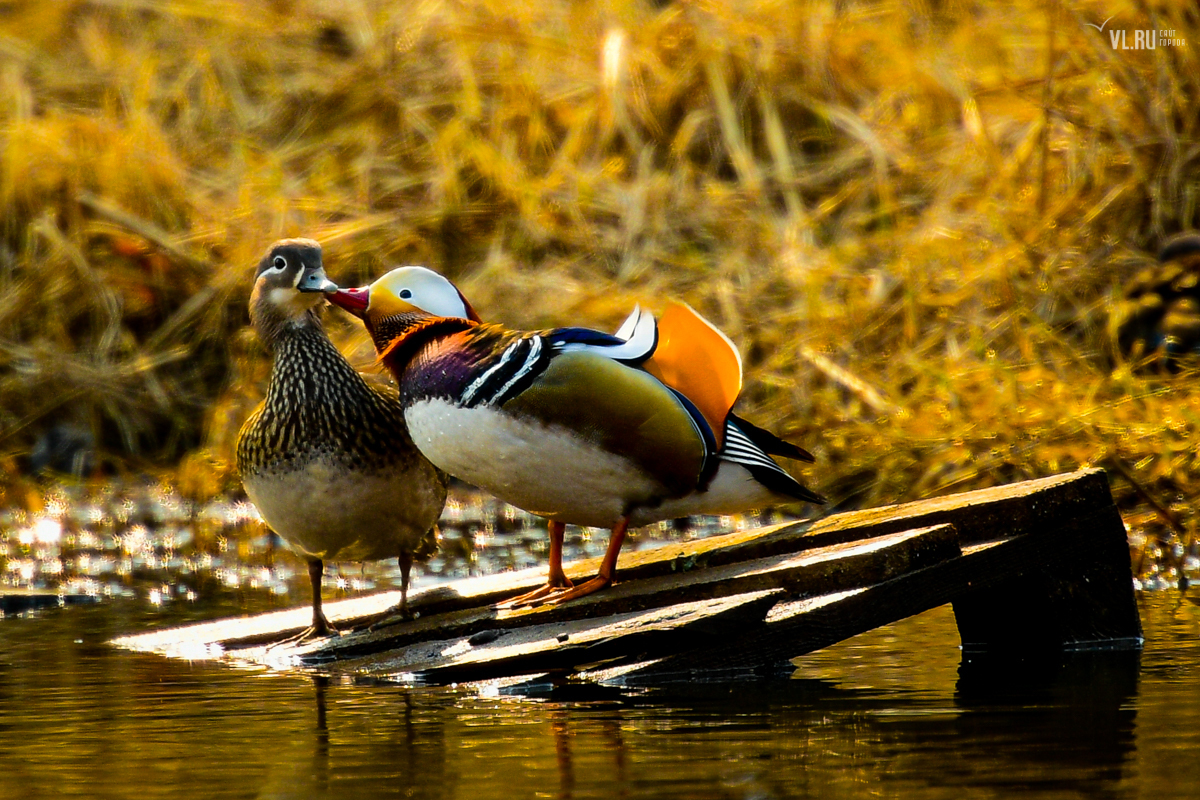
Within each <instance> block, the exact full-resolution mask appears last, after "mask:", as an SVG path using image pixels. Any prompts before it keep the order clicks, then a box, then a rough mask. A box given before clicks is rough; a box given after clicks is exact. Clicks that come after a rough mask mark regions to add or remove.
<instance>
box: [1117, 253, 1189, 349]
mask: <svg viewBox="0 0 1200 800" xmlns="http://www.w3.org/2000/svg"><path fill="white" fill-rule="evenodd" d="M1109 326H1110V328H1109V330H1110V335H1111V336H1112V337H1113V339H1114V340H1115V343H1116V346H1117V349H1118V350H1119V351H1120V352H1121V353H1122V354H1124V355H1126V356H1128V357H1130V358H1133V359H1141V358H1146V357H1153V356H1156V355H1157V354H1159V353H1161V354H1162V355H1163V356H1164V359H1163V360H1164V363H1165V365H1166V366H1167V367H1169V368H1172V369H1173V368H1175V367H1176V366H1177V360H1178V359H1179V358H1181V357H1184V356H1187V355H1189V354H1191V355H1196V354H1200V234H1198V233H1194V232H1193V233H1182V234H1178V235H1176V236H1174V237H1172V238H1171V239H1168V240H1167V242H1166V244H1164V245H1163V247H1162V249H1161V250H1160V251H1159V254H1158V264H1156V265H1153V266H1148V267H1146V268H1144V269H1142V270H1140V271H1139V272H1138V273H1137V274H1136V275H1135V276H1134V277H1133V279H1132V280H1130V281H1129V283H1128V284H1127V285H1126V288H1125V291H1124V296H1123V297H1122V298H1121V300H1120V301H1119V302H1118V303H1117V306H1116V308H1114V310H1113V314H1112V317H1111V318H1110V320H1109Z"/></svg>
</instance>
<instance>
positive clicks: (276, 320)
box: [237, 239, 446, 636]
mask: <svg viewBox="0 0 1200 800" xmlns="http://www.w3.org/2000/svg"><path fill="white" fill-rule="evenodd" d="M336 289H337V287H336V286H335V285H334V284H333V283H332V282H331V281H330V280H329V279H328V278H327V277H326V276H325V271H324V268H323V267H322V263H321V246H320V245H319V244H317V242H315V241H313V240H311V239H284V240H282V241H279V242H276V243H275V244H273V245H272V246H271V248H270V250H269V251H268V252H267V254H266V255H265V256H264V257H263V259H262V261H261V262H259V264H258V271H257V272H256V273H255V278H254V290H253V292H252V293H251V295H250V320H251V322H252V323H253V324H254V327H255V329H256V330H257V332H258V335H259V337H260V338H261V339H262V340H263V342H264V344H266V346H267V348H268V350H270V351H271V352H272V353H273V357H274V365H273V367H272V372H271V383H270V387H269V388H268V390H267V397H266V399H265V400H264V401H263V402H262V404H260V405H259V406H258V408H257V409H256V410H255V411H254V413H253V414H251V416H250V418H249V419H247V420H246V423H245V425H243V426H242V430H241V433H240V434H239V435H238V445H237V465H238V471H239V472H240V473H241V476H242V482H243V484H244V485H245V487H246V494H247V495H249V497H250V500H251V501H252V502H253V503H254V505H255V506H257V507H258V510H259V511H260V512H261V513H262V516H263V519H264V520H266V523H267V524H268V525H269V526H270V527H271V528H272V529H273V530H274V531H275V532H276V533H278V534H279V535H280V536H281V537H282V538H283V539H284V540H285V541H286V542H287V543H288V544H289V545H290V546H291V547H292V549H293V550H295V551H296V552H298V553H299V554H300V555H301V556H303V557H304V558H305V559H306V560H307V561H308V574H309V578H310V580H311V581H312V597H313V601H312V606H313V618H312V628H311V629H310V630H309V631H307V632H306V634H305V635H311V634H315V635H320V636H324V635H329V634H333V633H336V631H335V630H334V628H333V626H331V625H330V624H329V621H328V620H327V619H326V618H325V614H324V612H323V611H322V610H321V575H322V573H323V571H324V563H323V562H324V561H325V560H353V561H361V560H376V559H384V558H391V557H396V558H398V559H399V563H400V571H401V589H400V591H401V595H400V596H401V601H400V610H401V611H402V612H406V611H407V601H408V581H409V571H410V569H411V568H412V563H413V559H414V558H417V557H421V556H427V555H430V554H432V552H433V549H434V547H435V546H436V538H435V536H436V534H435V532H434V525H435V523H436V522H437V519H438V517H439V516H440V515H441V512H442V506H443V505H444V504H445V501H446V477H445V475H443V474H442V473H441V472H439V471H438V469H437V468H436V467H434V466H433V465H432V464H430V463H429V461H428V460H427V459H426V458H425V457H424V456H422V455H421V453H420V452H419V451H418V450H417V449H416V448H415V447H414V446H413V443H412V439H411V437H410V436H409V434H408V428H407V427H406V426H405V424H404V409H403V408H402V406H401V405H400V402H399V399H398V397H397V395H396V393H395V392H394V391H389V390H386V389H383V388H379V387H375V386H371V385H369V384H368V383H367V382H366V381H365V380H364V379H363V377H362V376H361V375H359V374H358V372H356V371H355V370H354V368H353V367H352V366H350V363H349V362H348V361H346V359H345V358H344V357H343V356H342V354H341V353H340V352H338V350H337V348H336V347H334V346H333V343H332V342H331V341H330V340H329V337H328V336H326V334H325V330H324V328H323V327H322V326H321V313H322V311H323V309H324V307H325V293H327V292H330V291H334V290H336Z"/></svg>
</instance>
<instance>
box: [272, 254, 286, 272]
mask: <svg viewBox="0 0 1200 800" xmlns="http://www.w3.org/2000/svg"><path fill="white" fill-rule="evenodd" d="M271 266H272V267H274V268H275V269H287V259H286V258H284V257H283V256H275V260H274V261H272V262H271Z"/></svg>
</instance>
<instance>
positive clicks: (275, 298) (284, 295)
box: [267, 286, 325, 314]
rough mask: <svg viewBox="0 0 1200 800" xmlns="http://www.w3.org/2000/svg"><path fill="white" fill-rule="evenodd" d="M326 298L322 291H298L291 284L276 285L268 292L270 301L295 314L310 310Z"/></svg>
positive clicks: (268, 300)
mask: <svg viewBox="0 0 1200 800" xmlns="http://www.w3.org/2000/svg"><path fill="white" fill-rule="evenodd" d="M324 299H325V295H323V294H321V293H320V292H298V291H296V290H295V289H294V288H292V287H290V286H288V287H284V286H276V287H275V288H273V289H271V290H269V291H268V292H267V302H268V303H270V304H271V305H273V306H275V307H276V308H282V309H285V310H288V311H291V312H292V313H295V314H301V313H303V312H305V311H308V310H309V309H310V308H312V307H313V306H315V305H317V304H318V303H320V302H321V301H322V300H324Z"/></svg>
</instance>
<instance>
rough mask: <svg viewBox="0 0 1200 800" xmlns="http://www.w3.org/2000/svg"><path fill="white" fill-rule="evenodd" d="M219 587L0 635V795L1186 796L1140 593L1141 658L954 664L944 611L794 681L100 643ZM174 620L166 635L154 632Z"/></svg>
mask: <svg viewBox="0 0 1200 800" xmlns="http://www.w3.org/2000/svg"><path fill="white" fill-rule="evenodd" d="M243 602H244V599H243V598H240V597H239V596H238V595H237V593H235V592H228V591H224V592H216V593H215V594H214V595H213V596H212V597H209V598H205V599H202V600H201V601H199V603H201V604H206V605H205V606H204V608H202V609H197V607H196V606H195V605H191V604H182V605H177V606H174V607H171V608H167V607H162V608H152V607H149V606H147V604H145V603H144V602H141V601H139V600H136V599H125V600H122V599H119V598H118V599H114V600H112V601H109V602H106V603H104V604H99V605H92V606H81V607H69V608H62V609H58V610H54V611H47V612H42V613H41V614H40V615H38V616H34V617H21V618H10V619H6V620H4V621H3V622H2V623H0V768H2V769H3V776H4V777H3V779H2V780H0V798H7V797H38V796H55V797H58V796H69V795H72V794H74V795H79V796H88V797H131V796H136V797H138V798H139V800H149V799H150V798H157V797H164V798H165V797H171V798H178V797H180V796H189V795H190V796H197V797H265V798H291V797H339V798H341V797H368V798H371V797H394V796H407V797H418V798H453V797H463V798H468V797H470V798H475V797H479V798H492V797H495V798H511V797H534V796H544V797H563V798H568V797H569V798H591V797H604V798H610V797H681V798H682V797H686V798H695V797H698V798H771V797H779V798H784V797H822V798H825V797H832V798H841V797H865V796H885V797H905V798H954V800H958V798H960V797H961V796H962V795H964V794H967V795H970V796H990V797H1004V796H1011V795H1014V794H1018V793H1019V794H1020V795H1021V796H1022V797H1035V798H1066V797H1109V798H1127V797H1128V798H1134V797H1145V796H1154V797H1188V796H1194V791H1193V790H1194V787H1196V786H1198V785H1200V758H1198V756H1200V693H1197V692H1196V684H1195V676H1196V674H1197V668H1198V667H1200V645H1198V643H1200V608H1198V607H1197V606H1195V605H1193V604H1191V603H1184V604H1179V603H1176V602H1174V601H1173V599H1172V598H1171V597H1169V596H1167V595H1164V594H1152V595H1143V596H1142V598H1141V602H1142V609H1141V611H1142V618H1143V621H1144V623H1145V628H1146V633H1147V646H1146V650H1145V652H1144V653H1142V654H1141V655H1140V656H1139V655H1138V654H1136V653H1132V654H1131V653H1077V654H1069V655H1066V656H1063V657H1059V658H1055V659H1050V660H1041V661H1007V662H1006V661H997V660H990V661H979V660H977V659H976V658H974V657H973V658H971V659H970V660H967V661H965V662H964V661H962V658H961V654H960V652H959V651H958V649H957V636H956V630H955V625H954V619H953V614H952V612H951V611H950V609H949V608H942V609H936V610H934V611H933V612H930V613H928V614H924V615H921V616H919V617H916V618H913V619H909V620H905V621H903V622H900V623H897V624H895V625H892V626H889V627H888V628H884V629H880V630H877V631H873V632H871V633H869V634H865V635H863V636H860V637H856V638H855V639H852V640H849V641H847V642H843V643H841V644H839V645H837V646H835V647H831V648H828V649H826V650H824V651H820V652H818V653H813V654H811V655H809V656H806V657H804V658H803V659H800V660H798V661H797V663H796V665H795V666H796V675H795V676H794V677H793V678H792V679H791V680H781V681H758V682H746V683H702V682H692V683H685V684H680V685H667V686H661V687H656V688H643V689H639V690H626V689H621V688H618V687H611V686H595V685H589V684H580V683H575V682H562V681H560V682H551V681H548V680H545V679H537V680H532V681H529V682H526V683H524V684H516V685H514V684H511V683H497V684H488V685H484V686H470V687H458V688H453V687H451V688H411V687H404V686H398V685H394V684H390V683H387V682H379V681H370V682H366V681H355V680H351V679H346V680H342V679H337V680H334V681H332V682H331V681H330V680H328V679H325V678H320V677H318V678H315V679H314V678H312V677H302V676H293V675H281V674H276V673H270V672H266V671H260V670H249V669H248V670H244V671H239V670H236V669H232V668H230V667H228V666H225V665H221V664H211V663H192V664H189V663H187V662H183V661H179V660H168V659H164V658H159V657H156V656H153V655H149V654H139V653H131V652H128V651H122V650H116V649H114V648H112V647H109V646H108V645H107V644H105V642H106V641H107V640H108V639H110V638H112V637H113V636H116V635H119V634H121V633H126V632H129V631H133V630H139V629H143V628H145V627H147V626H156V625H161V624H165V623H166V622H177V621H182V619H183V618H184V617H187V616H190V615H192V614H199V615H201V616H216V615H222V614H227V613H236V611H237V609H238V608H240V607H241V604H242V603H243ZM164 615H170V619H164Z"/></svg>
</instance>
